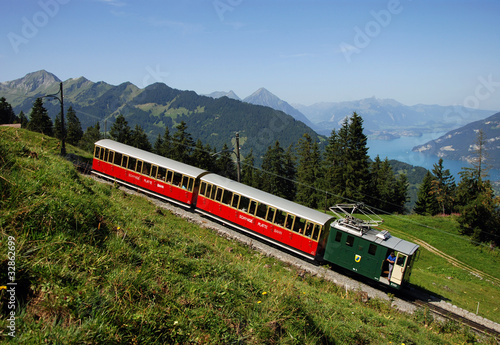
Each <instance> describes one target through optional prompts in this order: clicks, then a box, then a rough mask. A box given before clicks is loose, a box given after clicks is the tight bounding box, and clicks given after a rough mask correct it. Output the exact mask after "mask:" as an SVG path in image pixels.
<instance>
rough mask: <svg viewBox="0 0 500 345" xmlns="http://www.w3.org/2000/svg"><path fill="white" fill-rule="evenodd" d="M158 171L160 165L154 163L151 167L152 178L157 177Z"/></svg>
mask: <svg viewBox="0 0 500 345" xmlns="http://www.w3.org/2000/svg"><path fill="white" fill-rule="evenodd" d="M157 171H158V167H157V166H156V165H153V167H152V168H151V177H152V178H156V173H157Z"/></svg>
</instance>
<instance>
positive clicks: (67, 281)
mask: <svg viewBox="0 0 500 345" xmlns="http://www.w3.org/2000/svg"><path fill="white" fill-rule="evenodd" d="M68 150H69V151H70V152H72V150H74V149H73V148H71V147H69V148H68ZM28 151H29V152H36V153H37V155H38V158H30V156H29V155H28V154H26V152H28ZM57 152H58V147H57V142H56V141H55V140H53V139H50V138H47V137H42V136H39V135H38V134H34V133H29V132H26V131H23V130H16V129H0V154H1V162H0V164H1V169H0V177H1V178H0V181H2V182H0V183H1V187H2V189H1V190H2V192H1V196H2V199H1V200H0V203H1V211H0V232H1V243H0V284H1V283H3V282H5V281H6V279H7V273H6V272H7V269H6V265H7V259H6V257H7V256H6V253H7V245H6V238H7V236H14V237H15V238H16V253H17V255H16V281H17V283H18V287H19V289H18V290H16V297H17V301H18V303H19V305H18V308H17V309H16V337H15V338H12V337H10V336H9V335H8V334H7V333H8V330H7V325H8V322H7V316H8V310H7V309H6V301H7V298H8V296H7V294H6V291H5V290H1V291H0V300H1V301H2V307H3V308H2V316H1V317H0V334H1V337H2V339H3V340H11V341H13V342H17V343H22V344H39V343H45V342H46V343H56V344H94V343H106V344H122V343H130V344H175V343H179V344H184V343H200V344H205V343H207V344H221V343H223V344H226V343H227V344H230V343H244V344H321V343H323V344H334V343H337V344H388V343H391V342H392V343H393V344H401V343H405V344H417V343H418V344H448V343H463V342H466V341H469V340H471V339H472V340H478V339H477V338H476V337H475V336H473V335H472V336H471V334H470V332H469V331H468V330H467V329H463V328H461V327H459V326H456V327H455V326H450V325H447V324H440V323H438V322H436V321H430V320H428V319H426V318H421V317H419V316H418V315H416V316H410V315H407V314H400V313H399V312H397V311H396V310H394V309H393V308H391V306H390V304H389V303H388V302H386V301H381V300H376V299H372V300H370V301H368V302H363V299H362V298H360V295H359V294H357V293H349V294H346V292H345V291H344V290H343V289H340V288H338V287H336V286H335V285H333V284H332V283H329V282H325V281H323V280H321V279H319V278H317V277H312V276H309V275H303V274H299V272H297V270H296V269H295V268H293V267H289V266H287V265H286V264H284V263H282V262H279V261H277V260H275V259H273V258H269V257H266V256H264V255H261V254H259V253H256V252H254V251H252V250H251V249H249V248H247V247H245V246H243V245H241V244H239V243H237V242H234V241H231V240H227V239H224V238H221V237H219V236H218V235H217V234H215V233H214V232H212V231H210V230H208V229H205V228H200V227H198V226H196V225H194V224H191V223H188V222H186V221H185V220H183V219H179V218H177V217H175V216H173V215H172V214H170V213H169V212H168V211H166V210H160V209H158V208H156V207H155V206H154V205H152V204H151V203H149V202H148V201H147V200H146V199H145V198H141V197H135V196H130V195H128V194H125V193H123V192H122V191H120V190H119V189H117V188H114V187H113V186H110V185H104V184H99V183H97V182H95V181H94V180H92V179H90V178H86V177H82V176H79V175H78V174H77V173H76V172H75V169H74V168H73V166H72V165H71V164H70V163H69V162H67V161H65V160H64V159H62V158H61V157H59V156H57ZM77 154H83V153H81V152H77Z"/></svg>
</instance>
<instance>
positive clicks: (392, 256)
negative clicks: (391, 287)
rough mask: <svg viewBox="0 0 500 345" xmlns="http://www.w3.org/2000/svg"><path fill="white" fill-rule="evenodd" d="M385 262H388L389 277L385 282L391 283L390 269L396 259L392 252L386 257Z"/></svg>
mask: <svg viewBox="0 0 500 345" xmlns="http://www.w3.org/2000/svg"><path fill="white" fill-rule="evenodd" d="M387 261H388V262H389V275H388V276H387V280H389V281H391V275H392V269H393V268H394V263H395V262H396V257H395V256H394V252H391V254H389V256H388V257H387Z"/></svg>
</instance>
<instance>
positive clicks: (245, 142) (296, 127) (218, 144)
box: [0, 71, 326, 160]
mask: <svg viewBox="0 0 500 345" xmlns="http://www.w3.org/2000/svg"><path fill="white" fill-rule="evenodd" d="M60 82H61V81H60V79H59V78H57V77H56V76H55V75H53V74H52V73H49V72H47V71H37V72H33V73H29V74H27V75H26V76H25V77H23V78H19V79H16V80H13V81H8V82H3V83H0V97H5V98H6V99H7V102H9V103H10V104H11V105H12V107H13V110H14V112H15V113H16V114H19V112H20V111H23V112H24V113H25V114H26V115H27V116H28V115H29V113H30V111H31V108H32V106H33V103H34V101H35V99H36V98H38V97H42V96H46V95H50V94H56V93H57V92H58V91H59V83H60ZM63 85H64V89H63V90H64V105H65V109H68V108H69V107H70V106H71V107H73V109H74V110H75V112H76V114H77V116H78V118H79V120H80V122H81V124H82V128H83V129H86V128H87V127H88V126H93V125H95V124H96V122H100V125H101V130H105V129H107V130H109V129H110V128H111V126H112V124H113V122H114V121H115V118H116V116H118V115H119V114H122V115H123V116H124V117H125V119H126V120H127V121H128V123H129V126H130V127H131V128H132V129H133V128H134V127H135V125H140V126H141V127H142V128H143V129H144V130H145V132H146V133H147V134H148V136H149V139H150V141H151V142H152V143H154V141H155V140H156V137H157V136H158V135H163V134H164V132H165V128H166V127H167V126H168V127H169V128H173V127H175V125H176V124H178V123H180V122H181V121H185V122H186V124H187V126H188V131H189V133H191V135H192V136H193V138H194V140H195V141H196V140H197V139H200V140H201V141H202V142H203V143H204V144H209V145H210V146H211V147H214V148H217V149H221V148H222V146H223V145H224V144H228V145H229V146H230V147H231V146H233V145H234V143H232V141H233V140H234V135H235V133H236V132H239V134H240V146H241V152H242V155H243V156H244V155H246V154H247V153H248V152H249V151H250V150H253V152H254V156H255V157H256V158H257V160H259V159H260V157H261V156H263V155H264V153H265V152H266V150H267V148H268V146H271V145H273V144H274V143H275V142H276V141H279V142H280V144H281V145H282V146H283V147H287V146H289V145H291V144H296V143H297V142H298V140H299V139H300V138H302V136H303V134H304V133H308V134H309V135H310V136H311V137H312V138H313V140H314V141H316V142H319V143H320V145H323V144H324V143H326V138H324V137H322V136H319V135H318V134H317V133H315V132H314V131H313V130H312V129H311V128H309V127H307V126H306V125H305V124H304V123H302V122H300V121H296V120H295V119H294V118H293V117H292V116H290V115H287V114H285V113H284V112H282V111H278V110H274V109H272V108H270V107H265V106H259V105H253V104H250V103H246V102H242V101H238V100H235V99H231V98H227V97H222V98H216V99H214V98H212V97H207V96H200V95H198V94H196V93H195V92H194V91H182V90H177V89H173V88H171V87H169V86H167V85H165V84H163V83H156V84H152V85H149V86H147V87H145V88H144V89H140V88H138V87H137V86H135V85H134V84H132V83H130V82H125V83H122V84H120V85H117V86H114V85H110V84H107V83H105V82H97V83H95V82H92V81H90V80H88V79H86V78H84V77H79V78H71V79H68V80H66V81H64V82H63ZM44 106H45V108H46V109H47V111H48V113H49V116H50V117H51V118H52V119H54V118H55V116H56V115H57V114H58V113H59V111H60V104H59V102H58V101H57V100H50V99H45V100H44ZM173 132H175V129H173V130H172V131H171V133H173Z"/></svg>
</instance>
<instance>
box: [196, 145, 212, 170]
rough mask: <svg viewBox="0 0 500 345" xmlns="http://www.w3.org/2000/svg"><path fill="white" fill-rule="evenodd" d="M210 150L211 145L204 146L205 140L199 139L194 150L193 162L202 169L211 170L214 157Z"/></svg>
mask: <svg viewBox="0 0 500 345" xmlns="http://www.w3.org/2000/svg"><path fill="white" fill-rule="evenodd" d="M210 151H211V149H210V146H208V147H204V146H203V142H202V141H201V140H200V139H198V140H197V141H196V145H195V148H194V151H193V157H192V161H193V164H194V165H195V166H197V167H198V168H200V169H204V170H208V171H211V169H213V163H212V162H213V160H214V158H213V157H212V156H211V155H210Z"/></svg>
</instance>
